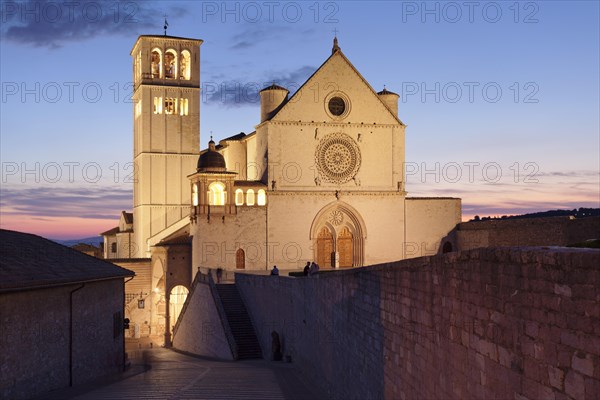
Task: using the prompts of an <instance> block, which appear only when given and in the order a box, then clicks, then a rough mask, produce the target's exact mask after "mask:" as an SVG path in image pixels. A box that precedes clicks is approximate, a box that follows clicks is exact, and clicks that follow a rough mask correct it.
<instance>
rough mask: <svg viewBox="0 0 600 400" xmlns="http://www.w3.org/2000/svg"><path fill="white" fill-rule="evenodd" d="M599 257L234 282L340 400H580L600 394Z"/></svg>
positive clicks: (265, 329)
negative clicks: (499, 399)
mask: <svg viewBox="0 0 600 400" xmlns="http://www.w3.org/2000/svg"><path fill="white" fill-rule="evenodd" d="M598 265H600V251H597V250H578V249H573V250H571V249H543V248H520V249H519V248H513V249H506V248H505V249H493V248H489V249H477V250H471V251H467V252H461V253H449V254H445V255H439V256H434V257H424V258H417V259H411V260H405V261H400V262H396V263H391V264H386V265H380V266H375V267H366V268H361V269H358V270H351V271H340V272H335V273H330V274H323V275H322V276H320V277H319V278H288V277H270V276H252V275H245V274H237V275H236V282H237V284H238V287H239V289H240V292H241V293H242V296H243V298H244V300H245V301H246V305H247V307H248V310H249V312H250V314H251V316H252V318H253V322H254V323H255V326H256V329H257V334H258V335H259V340H260V341H261V345H262V348H263V351H264V352H265V356H266V357H269V352H270V348H271V342H270V333H271V331H272V330H276V331H278V332H279V333H280V335H281V338H282V345H283V351H284V354H288V355H291V357H292V361H293V362H294V363H295V364H296V366H297V367H298V368H299V369H300V370H301V371H302V372H303V374H304V375H305V376H306V378H308V379H309V380H310V382H312V383H313V384H315V385H318V386H319V387H320V389H321V390H323V391H324V392H326V393H328V395H329V396H330V397H332V398H338V399H367V398H382V397H385V398H388V399H424V398H436V399H440V398H445V399H451V398H454V399H459V398H479V399H484V398H485V399H488V398H503V399H504V398H506V399H518V400H525V399H541V398H544V399H568V398H575V399H584V398H589V399H591V398H594V397H595V396H597V394H598V393H600V307H599V304H600V268H598Z"/></svg>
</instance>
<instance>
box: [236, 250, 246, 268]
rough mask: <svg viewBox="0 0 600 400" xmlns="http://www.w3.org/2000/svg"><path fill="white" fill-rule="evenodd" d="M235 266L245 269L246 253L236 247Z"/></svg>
mask: <svg viewBox="0 0 600 400" xmlns="http://www.w3.org/2000/svg"><path fill="white" fill-rule="evenodd" d="M235 268H236V269H245V268H246V253H245V252H244V250H243V249H238V251H236V252H235Z"/></svg>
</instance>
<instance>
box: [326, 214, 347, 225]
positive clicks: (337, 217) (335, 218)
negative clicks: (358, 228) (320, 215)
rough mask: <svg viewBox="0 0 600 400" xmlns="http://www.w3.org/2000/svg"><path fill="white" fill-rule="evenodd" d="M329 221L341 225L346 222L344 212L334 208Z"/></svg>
mask: <svg viewBox="0 0 600 400" xmlns="http://www.w3.org/2000/svg"><path fill="white" fill-rule="evenodd" d="M329 222H331V224H332V225H335V226H339V225H341V223H342V222H344V213H343V212H341V211H340V210H333V211H332V212H331V214H330V215H329Z"/></svg>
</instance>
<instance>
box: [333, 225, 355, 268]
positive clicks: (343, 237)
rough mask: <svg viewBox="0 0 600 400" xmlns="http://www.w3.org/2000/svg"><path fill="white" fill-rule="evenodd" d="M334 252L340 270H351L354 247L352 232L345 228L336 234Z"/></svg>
mask: <svg viewBox="0 0 600 400" xmlns="http://www.w3.org/2000/svg"><path fill="white" fill-rule="evenodd" d="M336 250H337V252H338V254H339V260H340V268H351V267H352V266H353V265H354V246H353V237H352V232H350V229H348V227H347V226H346V227H344V229H342V231H341V232H340V233H339V234H338V238H337V246H336Z"/></svg>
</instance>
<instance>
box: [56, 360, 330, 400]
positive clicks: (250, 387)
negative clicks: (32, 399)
mask: <svg viewBox="0 0 600 400" xmlns="http://www.w3.org/2000/svg"><path fill="white" fill-rule="evenodd" d="M143 356H144V358H145V360H146V362H148V363H149V364H150V365H151V368H150V369H149V370H147V371H145V372H141V373H138V374H137V375H134V376H131V377H129V378H127V379H123V380H121V381H118V382H115V383H111V384H100V385H98V384H97V385H95V387H87V388H73V389H71V390H70V391H64V392H62V393H60V394H59V396H60V398H73V399H86V400H87V399H92V400H101V399H105V400H116V399H124V400H125V399H253V400H254V399H286V400H287V399H290V400H296V399H297V400H301V399H324V398H325V397H324V396H322V395H320V394H319V393H316V392H315V390H314V389H312V388H309V387H308V386H307V385H306V383H305V382H304V381H303V380H301V378H300V377H299V375H298V373H297V371H296V370H295V369H294V367H293V364H286V363H283V362H271V361H265V360H245V361H220V360H212V359H207V358H200V357H192V356H188V355H184V354H180V353H177V352H175V351H173V350H169V349H164V348H154V349H147V350H144V351H143ZM134 364H135V360H134ZM136 367H139V366H136V365H133V368H136ZM140 371H143V369H140ZM53 398H55V397H53Z"/></svg>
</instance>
